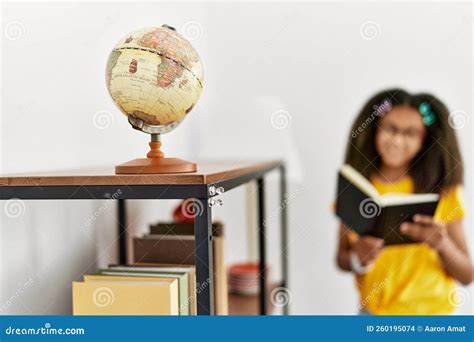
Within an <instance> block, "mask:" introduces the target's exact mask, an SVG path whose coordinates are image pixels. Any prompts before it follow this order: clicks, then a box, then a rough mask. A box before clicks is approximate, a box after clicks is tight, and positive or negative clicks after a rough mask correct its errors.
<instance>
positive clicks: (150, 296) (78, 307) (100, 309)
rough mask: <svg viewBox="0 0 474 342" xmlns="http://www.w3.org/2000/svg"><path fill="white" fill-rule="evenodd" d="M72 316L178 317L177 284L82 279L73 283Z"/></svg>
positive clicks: (168, 280)
mask: <svg viewBox="0 0 474 342" xmlns="http://www.w3.org/2000/svg"><path fill="white" fill-rule="evenodd" d="M72 293H73V299H72V300H73V314H74V315H178V314H179V292H178V280H177V279H171V278H162V279H159V280H155V279H154V280H150V279H146V280H142V279H120V278H117V279H106V278H100V277H98V278H95V277H88V276H85V277H84V282H73V284H72Z"/></svg>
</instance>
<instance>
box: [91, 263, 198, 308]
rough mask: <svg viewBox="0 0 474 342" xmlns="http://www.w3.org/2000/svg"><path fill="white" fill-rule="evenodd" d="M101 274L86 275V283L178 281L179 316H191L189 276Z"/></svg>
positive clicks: (124, 273) (111, 272)
mask: <svg viewBox="0 0 474 342" xmlns="http://www.w3.org/2000/svg"><path fill="white" fill-rule="evenodd" d="M100 273H101V274H94V275H91V274H87V275H84V281H85V282H87V281H109V280H110V281H117V280H119V281H120V280H129V281H155V282H156V281H161V280H165V281H172V280H174V279H176V280H178V300H179V314H180V315H183V316H187V315H189V299H188V284H187V282H188V276H187V275H179V274H163V275H162V274H155V273H149V274H148V273H138V272H137V273H133V272H129V273H126V272H122V273H121V272H113V271H105V270H103V271H101V272H100Z"/></svg>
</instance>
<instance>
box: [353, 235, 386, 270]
mask: <svg viewBox="0 0 474 342" xmlns="http://www.w3.org/2000/svg"><path fill="white" fill-rule="evenodd" d="M383 245H384V241H383V239H379V238H376V237H373V236H360V237H359V239H358V240H357V242H356V243H355V244H354V245H353V246H352V250H353V251H354V252H355V253H356V254H357V257H358V258H359V260H360V262H361V264H362V265H363V266H370V265H371V264H372V263H373V262H374V261H375V260H376V259H377V257H378V256H379V254H380V252H381V251H382V249H383Z"/></svg>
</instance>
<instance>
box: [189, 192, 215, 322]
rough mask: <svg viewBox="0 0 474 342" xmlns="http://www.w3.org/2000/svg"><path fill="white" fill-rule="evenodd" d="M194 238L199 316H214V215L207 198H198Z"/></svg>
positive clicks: (195, 209) (195, 208)
mask: <svg viewBox="0 0 474 342" xmlns="http://www.w3.org/2000/svg"><path fill="white" fill-rule="evenodd" d="M194 201H195V207H194V212H195V218H194V238H195V240H194V241H195V246H196V252H195V256H196V295H197V314H198V315H213V314H214V277H213V274H214V264H213V256H212V215H211V208H210V207H209V202H208V199H207V198H204V199H201V198H199V199H198V198H196V199H194Z"/></svg>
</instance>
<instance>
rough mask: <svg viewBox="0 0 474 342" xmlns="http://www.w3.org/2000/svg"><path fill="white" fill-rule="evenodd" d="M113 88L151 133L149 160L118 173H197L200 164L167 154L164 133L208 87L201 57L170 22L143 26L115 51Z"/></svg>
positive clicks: (109, 72)
mask: <svg viewBox="0 0 474 342" xmlns="http://www.w3.org/2000/svg"><path fill="white" fill-rule="evenodd" d="M105 75H106V83H107V89H108V91H109V94H110V96H111V97H112V99H113V101H114V102H115V104H116V105H117V107H118V108H119V109H120V111H121V112H122V113H123V114H125V115H126V116H127V117H128V121H129V123H130V124H131V125H132V127H133V128H135V129H138V130H140V131H143V132H145V133H149V134H151V142H150V143H149V145H150V151H149V152H148V154H147V158H139V159H134V160H131V161H129V162H127V163H124V164H120V165H117V166H116V167H115V173H177V172H194V171H196V170H197V166H196V164H195V163H192V162H188V161H185V160H181V159H178V158H165V157H164V154H163V152H162V151H161V150H160V147H161V134H163V133H168V132H169V131H171V130H173V129H174V128H176V127H177V126H178V125H179V124H180V123H181V122H182V121H183V120H184V118H185V117H186V115H187V114H188V113H189V112H190V111H191V110H192V109H193V107H194V105H195V104H196V102H197V101H198V99H199V96H200V95H201V91H202V82H203V72H202V64H201V59H200V58H199V56H198V54H197V52H196V50H194V48H193V47H192V46H191V44H190V43H189V41H188V40H187V39H185V38H184V37H183V36H182V35H180V34H179V33H178V32H176V30H175V29H174V28H173V27H171V26H168V25H163V26H161V27H151V28H143V29H139V30H136V31H133V32H131V33H129V34H128V35H126V36H125V37H124V38H123V39H121V40H120V41H119V42H118V43H117V44H116V45H115V47H114V48H113V50H112V52H111V53H110V55H109V58H108V60H107V66H106V72H105Z"/></svg>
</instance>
